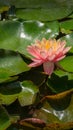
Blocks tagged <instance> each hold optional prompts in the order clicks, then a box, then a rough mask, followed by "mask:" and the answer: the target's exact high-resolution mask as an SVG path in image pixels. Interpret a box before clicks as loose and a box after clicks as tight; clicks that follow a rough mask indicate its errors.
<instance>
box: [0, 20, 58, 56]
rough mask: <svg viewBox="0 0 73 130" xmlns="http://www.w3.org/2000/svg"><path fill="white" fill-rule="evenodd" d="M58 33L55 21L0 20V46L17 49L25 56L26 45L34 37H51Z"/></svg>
mask: <svg viewBox="0 0 73 130" xmlns="http://www.w3.org/2000/svg"><path fill="white" fill-rule="evenodd" d="M58 33H59V25H58V22H57V21H54V22H47V23H42V22H39V21H24V22H18V21H2V22H0V34H1V35H0V48H1V49H7V50H13V51H18V52H20V53H22V54H24V55H26V56H28V53H27V50H26V48H27V46H28V45H30V44H32V43H34V41H35V40H36V39H39V40H41V39H42V38H44V37H45V38H47V39H48V38H53V37H56V36H57V35H58Z"/></svg>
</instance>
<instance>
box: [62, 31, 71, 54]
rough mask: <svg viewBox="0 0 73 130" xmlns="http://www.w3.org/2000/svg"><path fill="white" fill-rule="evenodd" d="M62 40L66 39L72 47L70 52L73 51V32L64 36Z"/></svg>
mask: <svg viewBox="0 0 73 130" xmlns="http://www.w3.org/2000/svg"><path fill="white" fill-rule="evenodd" d="M61 40H65V41H66V43H67V46H71V47H72V48H71V49H70V51H69V52H71V53H73V33H71V34H67V35H65V36H63V37H62V38H61Z"/></svg>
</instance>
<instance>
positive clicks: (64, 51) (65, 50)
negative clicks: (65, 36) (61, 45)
mask: <svg viewBox="0 0 73 130" xmlns="http://www.w3.org/2000/svg"><path fill="white" fill-rule="evenodd" d="M70 49H71V47H66V48H65V49H64V50H63V54H66V53H67V52H68V51H69V50H70Z"/></svg>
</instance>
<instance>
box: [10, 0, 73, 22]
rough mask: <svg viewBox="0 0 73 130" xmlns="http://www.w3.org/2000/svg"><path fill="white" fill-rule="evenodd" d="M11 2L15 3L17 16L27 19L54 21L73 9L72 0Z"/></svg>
mask: <svg viewBox="0 0 73 130" xmlns="http://www.w3.org/2000/svg"><path fill="white" fill-rule="evenodd" d="M70 3H71V4H70ZM9 4H11V5H15V7H16V8H17V10H16V15H17V17H19V18H24V19H25V20H29V19H30V20H41V21H52V20H56V19H61V18H64V17H66V16H68V15H69V14H70V13H71V12H72V11H73V1H72V0H70V1H68V0H66V1H64V0H62V1H58V0H46V2H45V0H42V1H39V0H35V1H34V0H25V1H24V0H19V1H18V2H17V1H16V0H13V1H9ZM42 14H43V15H42Z"/></svg>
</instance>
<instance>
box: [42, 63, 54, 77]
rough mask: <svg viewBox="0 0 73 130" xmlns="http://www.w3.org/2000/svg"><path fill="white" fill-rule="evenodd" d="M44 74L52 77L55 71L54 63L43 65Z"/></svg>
mask: <svg viewBox="0 0 73 130" xmlns="http://www.w3.org/2000/svg"><path fill="white" fill-rule="evenodd" d="M43 68H44V72H45V73H46V74H48V75H51V74H52V73H53V70H54V63H53V62H45V63H43Z"/></svg>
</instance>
